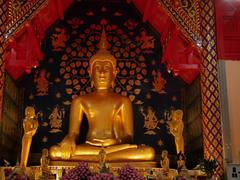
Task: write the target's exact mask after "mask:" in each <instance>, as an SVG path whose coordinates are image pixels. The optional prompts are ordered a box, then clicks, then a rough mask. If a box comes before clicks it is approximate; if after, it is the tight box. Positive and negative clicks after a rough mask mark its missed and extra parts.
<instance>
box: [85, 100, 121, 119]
mask: <svg viewBox="0 0 240 180" xmlns="http://www.w3.org/2000/svg"><path fill="white" fill-rule="evenodd" d="M120 106H121V105H120V102H119V101H118V100H116V99H113V98H96V99H92V100H91V101H88V103H87V104H85V108H84V109H85V113H86V114H87V116H88V118H90V119H95V120H100V119H105V120H107V119H112V118H113V117H114V115H115V114H116V112H118V111H119V108H120ZM90 119H89V120H90Z"/></svg>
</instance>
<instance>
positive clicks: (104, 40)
mask: <svg viewBox="0 0 240 180" xmlns="http://www.w3.org/2000/svg"><path fill="white" fill-rule="evenodd" d="M98 46H99V49H108V47H109V44H108V42H107V36H106V32H105V28H104V27H103V31H102V35H101V40H100V42H99V44H98Z"/></svg>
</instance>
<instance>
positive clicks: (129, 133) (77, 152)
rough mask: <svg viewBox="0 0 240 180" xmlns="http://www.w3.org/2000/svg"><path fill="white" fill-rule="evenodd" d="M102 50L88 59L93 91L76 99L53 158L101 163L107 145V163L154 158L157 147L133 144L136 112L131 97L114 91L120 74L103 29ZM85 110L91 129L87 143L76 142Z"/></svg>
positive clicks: (52, 150) (51, 150) (51, 152)
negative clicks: (134, 113)
mask: <svg viewBox="0 0 240 180" xmlns="http://www.w3.org/2000/svg"><path fill="white" fill-rule="evenodd" d="M99 48H100V49H99V50H98V51H97V53H96V54H95V55H94V56H92V57H91V59H90V62H89V75H90V77H91V86H92V87H95V91H94V92H93V93H89V94H87V95H84V96H79V97H76V98H74V99H73V101H72V103H71V109H70V125H69V131H68V134H67V135H66V136H65V138H64V139H63V140H62V142H61V143H60V144H59V145H55V146H52V147H51V148H50V157H51V159H52V160H73V161H79V160H82V161H94V162H98V161H99V158H98V155H99V151H100V150H101V146H102V145H103V146H104V147H105V149H104V150H105V152H106V154H107V156H106V162H109V161H111V162H113V161H115V162H116V161H123V160H124V161H139V160H144V161H147V160H153V159H154V156H155V152H154V149H153V148H152V147H149V146H141V145H140V146H138V145H134V144H131V143H132V139H133V134H134V133H133V111H132V104H131V101H130V99H129V98H128V97H125V96H121V95H119V94H117V93H114V92H113V90H112V88H113V86H114V82H115V78H116V75H117V69H116V65H117V62H116V59H115V57H114V56H113V55H111V54H110V52H109V51H108V50H107V49H108V43H107V39H106V34H105V31H104V30H103V33H102V36H101V41H100V43H99ZM83 113H85V114H86V117H87V120H88V125H89V130H88V133H87V138H86V141H85V143H84V144H81V145H77V144H76V141H77V140H78V138H79V134H80V132H79V131H80V126H81V122H82V116H83Z"/></svg>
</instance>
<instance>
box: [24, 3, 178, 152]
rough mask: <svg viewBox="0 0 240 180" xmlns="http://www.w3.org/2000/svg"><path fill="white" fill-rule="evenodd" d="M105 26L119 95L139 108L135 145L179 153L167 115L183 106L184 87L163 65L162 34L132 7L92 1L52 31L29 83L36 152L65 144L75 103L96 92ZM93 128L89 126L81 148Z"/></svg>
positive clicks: (26, 83)
mask: <svg viewBox="0 0 240 180" xmlns="http://www.w3.org/2000/svg"><path fill="white" fill-rule="evenodd" d="M103 25H104V26H105V29H106V33H107V36H108V41H109V43H110V44H111V48H110V51H111V53H112V54H113V55H114V56H115V57H116V58H117V61H118V75H117V80H116V86H115V89H114V90H115V92H117V93H120V94H122V95H124V96H128V97H129V98H130V99H131V101H132V104H133V108H134V123H135V125H134V128H135V138H134V143H136V144H147V145H150V146H153V147H154V148H155V149H156V152H157V154H160V153H161V150H163V149H167V150H168V151H169V153H170V154H174V153H176V151H175V146H174V138H173V137H172V135H171V134H169V131H168V129H167V126H166V118H165V117H164V112H166V111H168V110H169V109H170V108H172V107H173V108H180V107H181V97H180V95H181V88H182V87H183V83H182V82H181V81H180V80H179V79H177V78H175V77H173V76H172V74H169V73H168V72H167V71H166V68H165V65H163V64H161V57H162V52H161V44H160V34H158V33H156V31H154V29H153V28H152V27H151V26H150V25H149V24H148V23H143V22H142V17H141V15H140V14H139V12H138V11H137V10H136V9H135V7H133V6H132V5H130V4H125V3H122V4H121V3H108V4H106V3H94V4H93V3H90V2H89V3H87V2H85V3H83V2H81V3H80V2H75V3H74V4H73V6H72V7H71V8H70V9H69V10H68V12H67V13H66V14H65V20H63V21H57V22H56V23H55V24H54V25H53V26H52V27H51V28H50V29H49V30H48V32H47V34H46V38H45V41H44V43H43V45H42V48H43V52H44V54H45V58H44V60H43V61H42V62H41V64H40V66H39V67H38V68H37V69H35V70H34V71H33V72H32V74H30V75H28V76H26V77H25V78H24V79H23V84H24V87H25V105H26V106H27V105H33V106H35V107H36V111H37V112H38V120H39V124H40V127H39V129H38V131H37V133H36V135H35V136H34V139H33V142H32V147H31V152H37V153H38V152H41V149H42V148H49V147H50V146H52V145H54V144H56V143H58V142H60V141H61V140H62V139H63V137H64V136H65V135H66V133H67V131H68V122H69V120H68V119H69V108H70V103H71V101H72V98H74V97H76V96H78V95H84V94H86V93H89V92H91V91H92V89H91V88H90V81H89V75H88V73H87V69H88V61H89V58H90V57H91V56H92V55H93V54H94V53H95V52H96V50H97V43H98V41H99V38H100V35H101V31H102V26H103ZM163 26H164V24H163ZM87 128H88V127H87V123H86V122H83V125H82V138H81V140H80V143H81V142H83V141H84V133H86V131H87Z"/></svg>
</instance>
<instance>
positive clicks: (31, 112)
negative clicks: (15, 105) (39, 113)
mask: <svg viewBox="0 0 240 180" xmlns="http://www.w3.org/2000/svg"><path fill="white" fill-rule="evenodd" d="M25 116H26V117H28V118H34V117H35V109H34V107H32V106H27V107H26V108H25Z"/></svg>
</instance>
